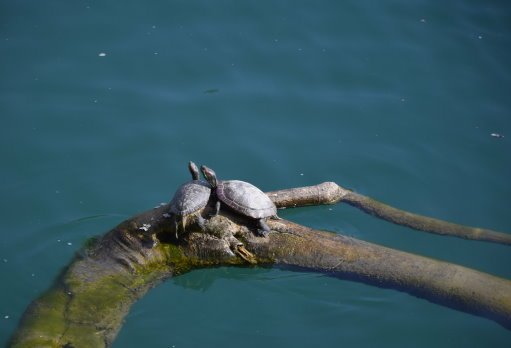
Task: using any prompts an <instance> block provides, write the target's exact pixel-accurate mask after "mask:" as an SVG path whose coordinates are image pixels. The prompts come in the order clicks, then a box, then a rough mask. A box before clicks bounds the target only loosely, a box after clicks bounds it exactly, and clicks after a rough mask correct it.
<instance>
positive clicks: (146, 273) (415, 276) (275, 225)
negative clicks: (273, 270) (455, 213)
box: [11, 189, 511, 348]
mask: <svg viewBox="0 0 511 348" xmlns="http://www.w3.org/2000/svg"><path fill="white" fill-rule="evenodd" d="M300 190H301V189H297V191H296V192H297V195H296V197H298V198H297V200H295V201H293V200H290V201H289V202H290V203H289V204H290V206H293V205H297V204H296V203H299V200H300V197H301V196H300V195H301V194H300ZM270 197H271V195H270ZM273 198H274V197H273ZM316 198H317V197H316ZM314 203H315V204H321V202H320V200H318V201H316V202H314ZM280 205H281V206H282V204H280ZM211 208H212V207H211V206H208V207H207V208H206V209H205V211H204V214H205V215H206V214H207V213H208V211H209V210H211ZM167 211H168V206H162V207H159V208H157V209H153V210H151V211H148V212H145V213H142V214H140V215H138V216H136V217H134V218H132V219H129V220H127V221H125V222H123V223H121V224H120V225H119V226H117V227H116V228H114V229H113V230H112V231H110V232H108V233H107V234H106V235H104V236H103V237H101V238H99V239H97V240H96V241H95V242H93V243H90V245H89V246H87V247H86V248H85V249H84V250H83V252H81V254H80V255H78V256H77V257H76V258H75V259H74V260H73V261H72V263H71V264H70V265H69V266H68V267H67V268H66V269H65V270H64V271H63V272H62V274H61V275H60V276H59V277H58V279H57V281H56V282H55V285H54V286H53V288H52V289H50V290H49V291H48V292H47V293H46V294H44V295H42V296H41V297H40V298H38V299H36V300H35V301H34V302H33V303H32V304H31V305H30V306H29V308H28V309H27V311H26V312H25V314H24V316H23V318H22V320H21V322H20V325H19V327H18V329H17V331H16V332H15V334H14V336H13V337H12V340H11V346H12V347H67V348H70V347H76V348H78V347H80V348H82V347H109V346H110V345H111V343H112V342H113V340H114V338H115V336H116V335H117V333H118V331H119V329H120V328H121V326H122V322H123V319H124V317H125V316H126V314H127V313H128V311H129V308H130V307H131V305H132V304H133V303H134V302H135V301H136V300H137V299H139V298H140V297H141V296H143V295H144V293H145V292H146V291H147V290H148V289H150V288H151V287H153V286H155V285H157V284H158V283H159V282H160V281H161V280H163V279H165V278H168V277H171V276H174V275H179V274H182V273H185V272H187V271H189V270H191V269H194V268H200V267H209V266H217V265H242V264H247V263H250V264H259V265H275V266H277V267H296V268H297V269H300V270H306V271H315V272H322V273H325V274H328V275H331V276H335V277H339V278H342V279H352V280H357V281H361V282H365V283H369V284H373V285H377V286H382V287H389V288H394V289H397V290H400V291H405V292H408V293H411V294H414V295H416V296H419V297H422V298H426V299H428V300H430V301H432V302H436V303H439V304H442V305H447V306H449V307H452V308H456V309H459V310H462V311H465V312H468V313H472V314H476V315H480V316H484V317H487V318H489V319H492V320H495V321H497V322H498V323H500V324H501V325H503V326H504V327H506V328H508V329H511V281H509V280H505V279H502V278H498V277H495V276H491V275H489V274H485V273H482V272H478V271H475V270H471V269H468V268H465V267H462V266H458V265H453V264H449V263H446V262H440V261H436V260H432V259H429V258H425V257H421V256H417V255H413V254H409V253H405V252H401V251H397V250H393V249H389V248H386V247H382V246H378V245H374V244H371V243H367V242H363V241H359V240H356V239H353V238H348V237H345V236H342V235H337V234H333V233H328V232H321V231H317V230H313V229H309V228H306V227H303V226H300V225H297V224H294V223H292V222H289V221H286V220H269V221H268V224H269V226H270V228H271V230H272V231H271V232H270V233H269V236H268V237H266V238H262V237H257V236H255V235H254V233H253V231H254V229H255V228H256V226H255V224H254V222H253V221H249V220H246V219H245V218H243V217H241V216H239V215H237V214H231V213H229V212H227V211H224V212H222V213H221V214H220V215H218V216H216V217H214V218H211V219H209V220H207V222H206V225H205V230H204V231H198V230H197V229H196V221H195V218H194V217H193V218H191V219H190V223H189V225H188V226H189V231H188V233H187V234H184V235H182V236H181V237H180V239H179V240H175V239H174V238H175V237H174V236H175V231H174V226H175V225H174V224H173V223H172V220H171V219H168V218H167V216H168V215H167V214H166V212H167Z"/></svg>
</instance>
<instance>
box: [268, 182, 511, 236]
mask: <svg viewBox="0 0 511 348" xmlns="http://www.w3.org/2000/svg"><path fill="white" fill-rule="evenodd" d="M267 194H268V196H269V197H270V198H271V199H272V200H273V201H274V203H275V204H276V205H277V207H280V208H284V207H301V206H307V205H320V204H336V203H342V202H344V203H348V204H349V205H352V206H354V207H356V208H359V209H361V210H362V211H364V212H366V213H368V214H371V215H373V216H376V217H379V218H381V219H384V220H387V221H389V222H393V223H395V224H398V225H402V226H407V227H410V228H413V229H415V230H419V231H424V232H430V233H435V234H441V235H447V236H453V237H458V238H464V239H472V240H478V241H485V242H493V243H499V244H506V245H511V234H508V233H502V232H496V231H492V230H489V229H485V228H478V227H470V226H463V225H458V224H454V223H451V222H447V221H442V220H439V219H434V218H431V217H427V216H422V215H418V214H413V213H410V212H407V211H404V210H400V209H397V208H394V207H391V206H389V205H387V204H384V203H381V202H378V201H376V200H374V199H372V198H369V197H367V196H364V195H361V194H358V193H356V192H353V191H350V190H348V189H345V188H343V187H341V186H339V185H337V184H336V183H334V182H324V183H322V184H319V185H315V186H307V187H300V188H293V189H289V190H280V191H272V192H268V193H267Z"/></svg>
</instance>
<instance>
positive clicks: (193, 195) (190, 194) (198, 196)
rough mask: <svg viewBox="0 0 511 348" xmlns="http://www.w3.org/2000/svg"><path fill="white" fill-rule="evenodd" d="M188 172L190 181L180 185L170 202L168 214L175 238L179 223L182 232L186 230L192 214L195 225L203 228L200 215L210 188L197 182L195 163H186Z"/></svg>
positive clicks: (197, 170) (197, 173) (206, 201)
mask: <svg viewBox="0 0 511 348" xmlns="http://www.w3.org/2000/svg"><path fill="white" fill-rule="evenodd" d="M188 170H189V171H190V173H191V174H192V180H191V181H188V182H185V183H184V184H183V185H181V186H180V187H179V188H178V189H177V191H176V193H175V194H174V197H173V198H172V200H171V201H170V209H169V213H170V214H172V215H173V216H174V223H175V224H176V238H178V225H179V222H181V225H182V227H183V232H184V231H185V228H186V220H187V219H188V217H189V216H190V215H192V214H195V216H196V217H197V223H198V224H199V227H200V228H201V229H203V228H204V222H205V220H204V218H203V217H202V215H201V211H202V208H204V207H205V206H206V204H207V203H208V200H209V196H210V195H211V187H210V186H209V184H208V183H207V182H204V181H202V180H199V168H197V166H196V165H195V163H193V162H191V161H190V163H188Z"/></svg>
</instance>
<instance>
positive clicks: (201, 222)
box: [197, 213, 206, 231]
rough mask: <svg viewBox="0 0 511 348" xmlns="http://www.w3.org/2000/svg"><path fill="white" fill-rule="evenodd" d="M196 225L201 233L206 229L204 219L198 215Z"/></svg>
mask: <svg viewBox="0 0 511 348" xmlns="http://www.w3.org/2000/svg"><path fill="white" fill-rule="evenodd" d="M197 225H199V228H200V229H201V231H204V229H205V228H206V219H204V218H203V217H202V215H201V214H200V213H199V214H197Z"/></svg>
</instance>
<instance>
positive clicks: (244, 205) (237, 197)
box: [201, 166, 278, 236]
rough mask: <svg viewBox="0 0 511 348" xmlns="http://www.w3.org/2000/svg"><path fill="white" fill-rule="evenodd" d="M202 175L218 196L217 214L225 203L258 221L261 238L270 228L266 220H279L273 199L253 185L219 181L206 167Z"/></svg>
mask: <svg viewBox="0 0 511 348" xmlns="http://www.w3.org/2000/svg"><path fill="white" fill-rule="evenodd" d="M201 171H202V174H204V177H205V178H206V180H207V181H208V182H209V184H210V185H211V189H212V190H213V191H214V193H215V194H216V199H217V202H216V209H215V214H214V215H216V214H218V212H219V210H220V202H222V203H225V204H226V205H227V206H228V207H230V208H231V209H233V210H234V211H236V212H238V213H240V214H243V215H245V216H248V217H251V218H253V219H256V220H257V222H258V224H259V228H258V230H257V232H258V233H259V235H260V236H266V235H267V234H268V232H269V231H270V227H268V225H267V224H266V221H265V219H266V218H269V217H273V218H277V219H278V216H277V207H276V206H275V204H274V203H273V202H272V201H271V199H270V198H269V197H268V196H267V195H266V194H265V193H264V192H263V191H261V190H260V189H258V188H257V187H255V186H254V185H252V184H249V183H248V182H245V181H240V180H225V181H223V180H217V178H216V174H215V172H214V171H213V170H212V169H211V168H208V167H206V166H201Z"/></svg>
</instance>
